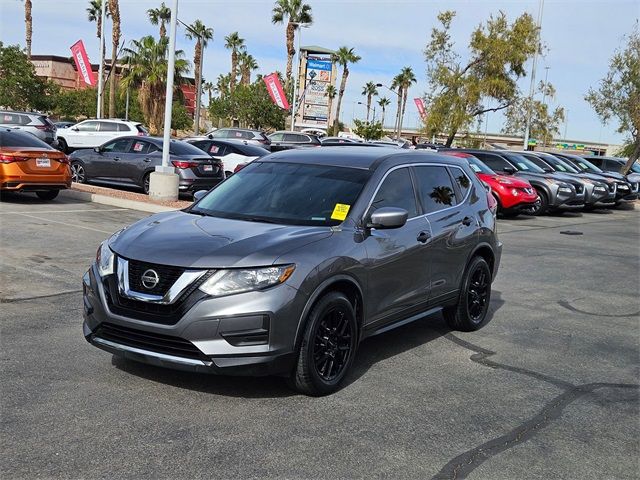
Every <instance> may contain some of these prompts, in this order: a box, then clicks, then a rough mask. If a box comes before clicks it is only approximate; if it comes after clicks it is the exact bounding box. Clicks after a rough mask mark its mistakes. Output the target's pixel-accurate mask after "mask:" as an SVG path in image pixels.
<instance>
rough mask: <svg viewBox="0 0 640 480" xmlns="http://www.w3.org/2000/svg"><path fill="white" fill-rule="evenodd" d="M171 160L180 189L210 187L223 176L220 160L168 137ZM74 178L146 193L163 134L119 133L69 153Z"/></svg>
mask: <svg viewBox="0 0 640 480" xmlns="http://www.w3.org/2000/svg"><path fill="white" fill-rule="evenodd" d="M169 160H170V164H171V165H172V166H173V167H175V169H176V173H177V174H178V175H179V176H180V180H179V189H180V192H189V193H194V192H196V191H198V190H209V189H210V188H212V187H214V186H216V185H217V184H218V183H220V182H221V181H222V180H224V178H225V176H224V168H223V166H222V162H221V161H220V160H216V159H215V158H212V157H210V156H208V155H206V154H205V153H204V152H202V150H200V149H198V148H196V147H194V146H193V145H189V144H188V143H185V142H181V141H178V140H171V145H170V147H169ZM70 161H71V174H72V176H73V181H74V182H78V183H85V182H94V181H95V182H104V183H113V184H119V185H135V186H138V187H141V188H142V189H143V190H144V193H149V175H150V174H151V172H153V171H154V170H155V167H156V166H158V165H161V164H162V138H157V137H136V136H129V137H120V138H117V139H115V140H110V141H108V142H106V143H105V144H103V145H101V146H99V147H96V148H93V149H83V150H76V151H75V152H73V153H72V154H71V156H70Z"/></svg>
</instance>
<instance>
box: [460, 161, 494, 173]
mask: <svg viewBox="0 0 640 480" xmlns="http://www.w3.org/2000/svg"><path fill="white" fill-rule="evenodd" d="M464 159H465V160H466V161H467V162H469V166H470V167H471V170H473V171H474V172H475V173H486V174H487V175H496V172H494V171H493V170H491V169H490V168H489V167H487V166H486V165H485V164H484V163H482V162H481V161H480V160H478V159H477V158H476V157H464Z"/></svg>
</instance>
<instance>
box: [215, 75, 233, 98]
mask: <svg viewBox="0 0 640 480" xmlns="http://www.w3.org/2000/svg"><path fill="white" fill-rule="evenodd" d="M230 84H231V74H230V73H227V74H226V75H223V74H220V75H218V78H217V79H216V85H215V88H214V90H215V91H216V92H217V93H218V95H219V96H221V97H226V96H227V95H228V94H229V85H230Z"/></svg>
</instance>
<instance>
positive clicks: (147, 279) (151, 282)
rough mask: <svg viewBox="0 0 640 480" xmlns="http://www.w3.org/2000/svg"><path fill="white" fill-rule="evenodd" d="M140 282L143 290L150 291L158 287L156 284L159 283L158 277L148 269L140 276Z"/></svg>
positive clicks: (153, 271)
mask: <svg viewBox="0 0 640 480" xmlns="http://www.w3.org/2000/svg"><path fill="white" fill-rule="evenodd" d="M141 280H142V286H143V287H144V288H146V289H147V290H152V289H153V288H155V287H156V285H158V282H160V277H159V276H158V273H157V272H156V271H155V270H151V269H149V270H147V271H145V272H144V273H143V274H142V277H141Z"/></svg>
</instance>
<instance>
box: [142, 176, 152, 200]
mask: <svg viewBox="0 0 640 480" xmlns="http://www.w3.org/2000/svg"><path fill="white" fill-rule="evenodd" d="M150 179H151V175H150V174H149V173H145V175H144V177H142V190H143V191H144V194H145V195H149V183H150V181H151V180H150Z"/></svg>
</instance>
